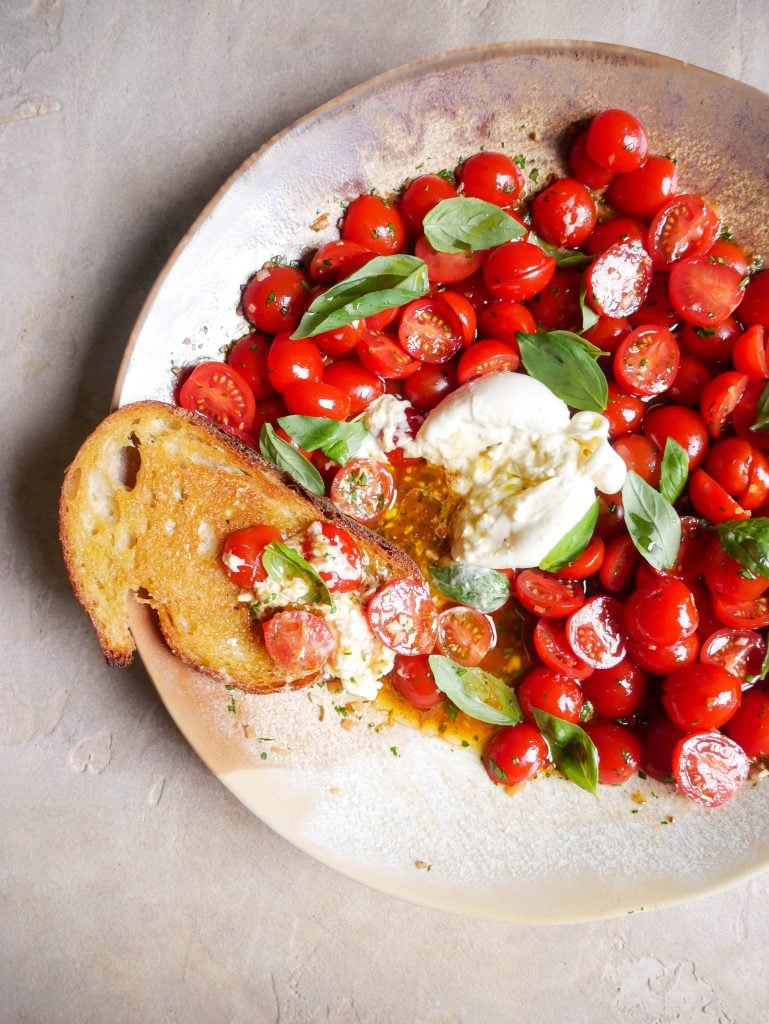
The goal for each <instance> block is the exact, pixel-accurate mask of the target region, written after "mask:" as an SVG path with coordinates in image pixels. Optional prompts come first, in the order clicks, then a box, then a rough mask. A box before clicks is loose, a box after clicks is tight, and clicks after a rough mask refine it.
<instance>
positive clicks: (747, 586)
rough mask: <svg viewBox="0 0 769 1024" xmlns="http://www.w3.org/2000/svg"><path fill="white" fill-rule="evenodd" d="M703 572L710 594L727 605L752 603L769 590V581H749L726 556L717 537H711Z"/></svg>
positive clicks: (737, 564)
mask: <svg viewBox="0 0 769 1024" xmlns="http://www.w3.org/2000/svg"><path fill="white" fill-rule="evenodd" d="M703 572H704V575H705V582H706V583H707V585H708V589H709V590H710V592H711V594H713V596H714V597H719V598H721V599H722V600H723V601H725V602H726V603H727V604H740V603H742V602H745V601H753V600H754V599H755V598H757V597H761V595H762V594H764V593H765V592H766V590H767V588H769V580H767V579H764V577H763V576H756V577H755V578H754V579H751V578H750V575H749V574H746V573H745V570H744V569H743V567H742V566H741V565H740V563H739V562H737V561H735V559H733V558H731V557H730V556H729V555H727V553H726V552H725V551H724V549H723V548H722V547H721V542H720V541H719V539H718V537H713V538H712V539H711V541H710V544H709V545H708V552H707V557H706V558H705V560H704V563H703Z"/></svg>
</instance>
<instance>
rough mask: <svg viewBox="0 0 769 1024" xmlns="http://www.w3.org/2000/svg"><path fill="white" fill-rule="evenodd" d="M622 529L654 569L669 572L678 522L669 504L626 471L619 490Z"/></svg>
mask: <svg viewBox="0 0 769 1024" xmlns="http://www.w3.org/2000/svg"><path fill="white" fill-rule="evenodd" d="M622 504H623V507H624V509H625V525H626V526H627V529H628V533H629V534H630V538H631V540H632V541H633V544H635V546H636V548H637V550H638V551H639V552H640V553H641V555H643V557H644V558H645V559H646V561H647V562H648V563H649V565H653V566H654V568H655V569H669V568H670V567H671V565H672V564H673V563H674V562H675V560H676V558H677V557H678V549H679V547H680V546H681V520H680V519H679V518H678V514H677V512H676V510H675V509H674V508H673V506H672V505H671V504H670V502H668V501H666V500H665V499H664V498H663V497H662V495H661V494H660V493H659V492H658V491H655V489H654V488H653V487H651V486H650V485H649V484H647V483H646V481H645V480H643V479H642V478H641V477H640V476H639V475H638V474H637V473H634V472H633V470H629V471H628V474H627V476H626V477H625V483H624V485H623V487H622Z"/></svg>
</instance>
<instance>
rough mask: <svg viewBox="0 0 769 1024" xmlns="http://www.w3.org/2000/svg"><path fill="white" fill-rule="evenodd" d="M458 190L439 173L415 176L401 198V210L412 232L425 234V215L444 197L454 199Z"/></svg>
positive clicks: (418, 234)
mask: <svg viewBox="0 0 769 1024" xmlns="http://www.w3.org/2000/svg"><path fill="white" fill-rule="evenodd" d="M456 194H457V190H456V189H455V188H454V186H453V185H452V184H451V182H450V181H446V179H445V178H442V177H441V176H440V175H439V174H420V176H419V177H418V178H414V180H413V181H412V182H411V184H410V185H409V187H408V188H407V189H406V191H405V192H404V193H403V195H402V196H401V199H400V204H399V205H400V212H401V216H402V217H403V219H404V221H405V222H406V226H407V227H408V229H409V231H410V232H411V234H412V235H413V236H414V237H415V238H418V237H419V236H420V235H421V234H423V229H422V221H423V220H424V219H425V215H426V214H428V213H429V212H430V210H432V209H433V208H434V207H435V206H437V205H438V203H440V202H441V201H442V200H443V199H453V198H454V197H455V196H456Z"/></svg>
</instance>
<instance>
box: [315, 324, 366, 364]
mask: <svg viewBox="0 0 769 1024" xmlns="http://www.w3.org/2000/svg"><path fill="white" fill-rule="evenodd" d="M365 333H366V325H365V324H364V322H363V321H362V320H353V322H352V323H350V324H345V326H344V327H340V328H339V329H338V330H336V331H323V332H322V333H321V334H316V335H314V336H313V339H312V340H313V342H314V343H315V344H316V345H317V346H318V348H319V349H320V350H321V352H322V353H323V354H324V355H326V356H330V357H331V358H332V359H338V358H339V356H345V355H347V354H348V353H349V352H352V351H354V349H355V347H356V345H357V344H358V342H359V341H360V340H361V338H362V337H363V336H364V334H365Z"/></svg>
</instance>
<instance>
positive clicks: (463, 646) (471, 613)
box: [438, 605, 497, 668]
mask: <svg viewBox="0 0 769 1024" xmlns="http://www.w3.org/2000/svg"><path fill="white" fill-rule="evenodd" d="M496 640H497V631H496V627H495V626H494V622H493V620H492V619H491V618H489V616H488V615H484V614H483V612H479V611H477V610H476V609H475V608H467V607H465V606H464V605H456V607H454V608H447V609H446V610H445V611H442V612H441V613H440V615H439V616H438V647H439V649H440V650H441V652H442V653H443V654H445V655H446V657H447V658H451V660H452V661H456V662H457V664H459V665H464V666H465V667H466V668H474V667H475V666H476V665H480V663H481V662H482V661H483V659H484V658H485V657H486V655H487V654H488V653H489V651H490V650H491V648H492V647H493V646H494V644H495V643H496Z"/></svg>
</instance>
